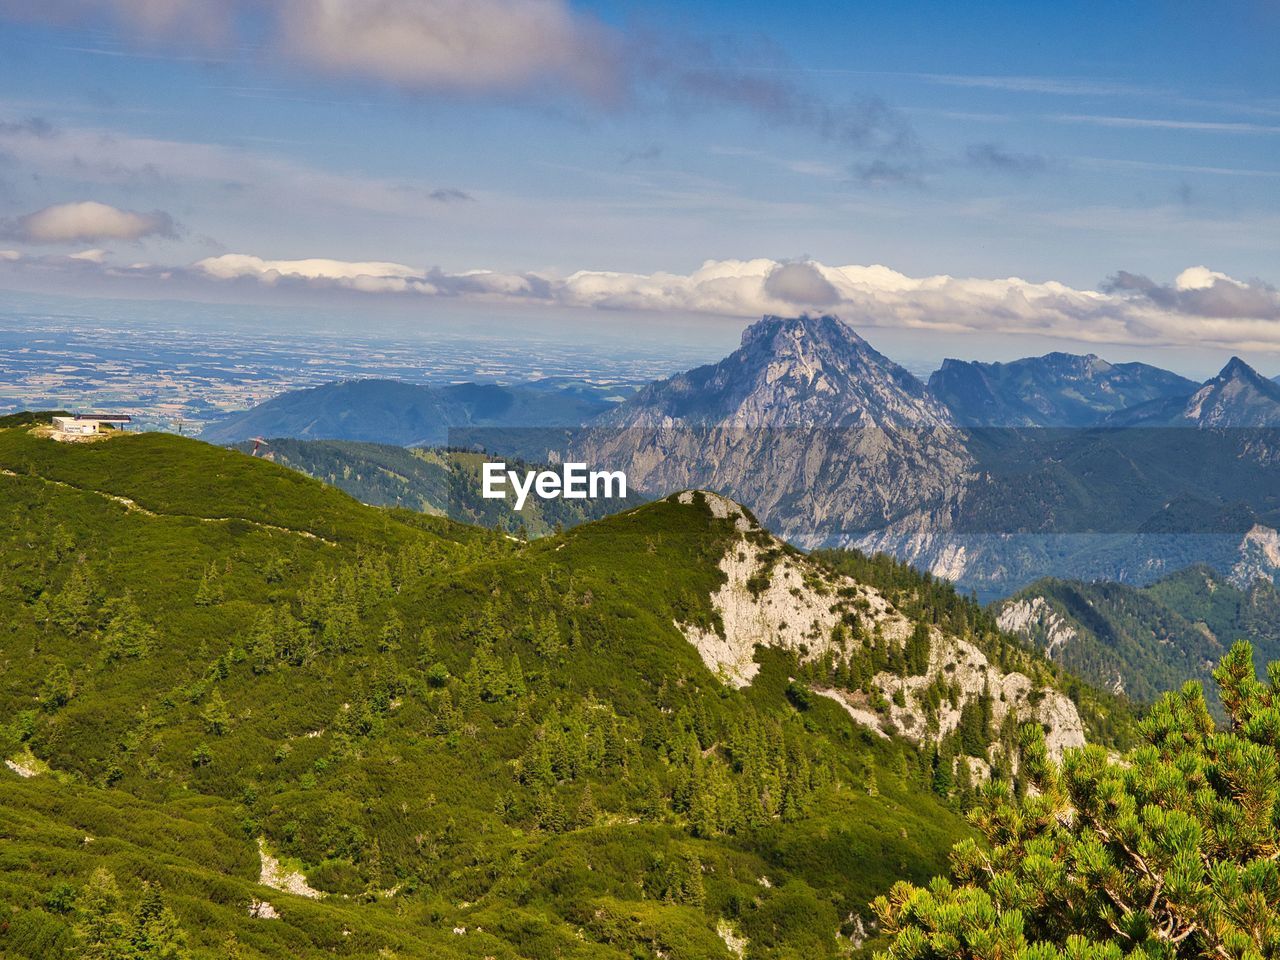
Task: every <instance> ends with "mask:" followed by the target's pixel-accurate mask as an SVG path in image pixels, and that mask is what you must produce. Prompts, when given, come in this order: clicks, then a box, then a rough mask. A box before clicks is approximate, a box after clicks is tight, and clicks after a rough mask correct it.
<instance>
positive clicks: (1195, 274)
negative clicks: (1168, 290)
mask: <svg viewBox="0 0 1280 960" xmlns="http://www.w3.org/2000/svg"><path fill="white" fill-rule="evenodd" d="M1219 280H1231V278H1230V277H1229V276H1227V275H1226V274H1225V273H1219V272H1218V271H1217V270H1210V269H1209V268H1208V267H1187V269H1185V270H1183V271H1182V272H1181V273H1180V274H1178V275H1177V276H1176V277H1174V279H1173V286H1174V288H1175V289H1177V290H1207V289H1208V288H1210V287H1212V286H1213V285H1214V284H1215V283H1217V282H1218V281H1219Z"/></svg>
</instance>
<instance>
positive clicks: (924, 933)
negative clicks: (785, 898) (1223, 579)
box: [875, 641, 1280, 960]
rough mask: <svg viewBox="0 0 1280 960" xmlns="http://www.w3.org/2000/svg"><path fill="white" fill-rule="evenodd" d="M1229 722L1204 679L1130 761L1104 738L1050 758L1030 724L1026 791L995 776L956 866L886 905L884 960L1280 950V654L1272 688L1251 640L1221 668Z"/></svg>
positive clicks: (1113, 958) (1152, 725) (1180, 959)
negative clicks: (1221, 723) (977, 834)
mask: <svg viewBox="0 0 1280 960" xmlns="http://www.w3.org/2000/svg"><path fill="white" fill-rule="evenodd" d="M1214 678H1215V680H1216V681H1217V683H1218V687H1219V690H1220V694H1221V700H1222V703H1223V706H1224V707H1225V708H1226V711H1227V713H1228V716H1229V718H1230V727H1229V729H1226V730H1219V729H1217V728H1216V725H1215V723H1214V720H1213V717H1212V715H1211V714H1210V713H1209V709H1208V706H1207V704H1206V702H1205V698H1204V693H1203V691H1202V690H1201V688H1200V685H1199V684H1198V683H1188V684H1187V685H1186V686H1184V687H1183V688H1182V690H1180V691H1178V692H1176V693H1170V694H1166V695H1165V696H1164V697H1163V698H1162V699H1161V700H1160V701H1159V702H1158V703H1157V704H1156V705H1155V706H1154V707H1152V709H1151V712H1150V714H1149V716H1148V717H1147V718H1146V719H1145V720H1144V721H1143V722H1142V724H1141V733H1142V737H1143V741H1144V742H1143V743H1142V744H1141V745H1140V746H1138V747H1137V748H1135V749H1133V750H1131V751H1130V752H1129V753H1128V754H1127V755H1126V756H1124V757H1122V758H1118V759H1117V758H1113V757H1111V756H1108V754H1107V752H1106V751H1105V750H1104V749H1103V748H1101V747H1097V746H1090V747H1085V748H1083V749H1081V750H1076V751H1071V752H1068V754H1067V755H1066V757H1065V758H1064V759H1063V761H1062V763H1061V764H1060V765H1059V764H1057V763H1054V762H1052V761H1051V760H1050V759H1049V755H1048V750H1047V747H1046V744H1045V738H1044V731H1043V730H1042V728H1041V727H1040V726H1039V725H1038V724H1025V725H1024V726H1023V727H1022V729H1021V731H1020V734H1021V743H1020V749H1021V764H1020V776H1022V777H1025V778H1026V779H1027V780H1028V782H1029V784H1030V786H1032V787H1034V789H1030V790H1027V791H1025V792H1023V793H1022V794H1018V793H1017V792H1015V791H1014V790H1013V788H1012V787H1011V785H1010V784H1009V783H1008V782H1007V781H1003V780H996V779H993V780H992V782H991V783H990V784H988V785H987V786H986V787H984V788H983V790H982V799H981V803H980V807H979V809H978V810H977V811H975V814H974V822H975V824H976V825H977V827H978V829H979V830H980V831H981V833H982V834H983V836H984V838H985V841H986V843H985V844H979V843H977V842H976V841H974V840H972V839H968V840H964V841H962V842H961V843H959V844H958V845H957V846H956V847H955V849H954V850H953V853H952V876H951V877H949V878H937V879H935V880H934V881H933V882H932V883H930V884H929V885H928V886H927V887H923V888H922V887H916V886H913V885H912V884H910V883H906V882H902V883H899V884H897V885H896V886H895V887H894V888H893V890H892V891H891V892H890V894H889V895H888V896H885V897H881V898H880V899H878V900H877V901H876V903H875V911H876V913H877V914H878V916H879V918H880V923H881V928H882V930H883V932H884V933H885V934H887V935H888V936H889V937H890V943H889V947H888V949H887V950H885V951H884V952H882V953H880V954H878V955H877V956H878V958H880V960H953V958H954V960H976V958H986V957H1000V958H1003V960H1121V958H1122V957H1136V958H1144V960H1193V958H1194V960H1201V958H1203V960H1210V958H1216V960H1263V958H1270V957H1275V956H1277V955H1280V819H1278V818H1277V814H1276V811H1277V810H1280V664H1272V665H1271V666H1270V668H1269V670H1268V672H1267V681H1266V682H1265V683H1264V682H1262V681H1260V680H1259V679H1258V678H1257V675H1256V673H1255V670H1254V665H1253V653H1252V649H1251V648H1250V646H1249V644H1248V643H1245V642H1244V641H1240V642H1237V643H1236V644H1235V646H1233V647H1232V649H1231V651H1230V652H1229V653H1228V655H1227V656H1226V657H1225V658H1224V659H1223V661H1222V663H1221V665H1220V666H1219V667H1218V669H1217V670H1216V671H1215V673H1214Z"/></svg>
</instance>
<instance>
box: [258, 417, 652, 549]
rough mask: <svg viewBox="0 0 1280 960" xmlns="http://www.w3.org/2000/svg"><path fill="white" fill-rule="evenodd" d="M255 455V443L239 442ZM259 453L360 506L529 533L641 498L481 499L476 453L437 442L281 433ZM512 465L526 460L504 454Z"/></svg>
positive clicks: (596, 515) (592, 516) (542, 531)
mask: <svg viewBox="0 0 1280 960" xmlns="http://www.w3.org/2000/svg"><path fill="white" fill-rule="evenodd" d="M235 448H236V449H237V450H240V451H241V452H243V453H251V452H252V451H253V448H254V442H253V441H245V442H242V443H238V444H235ZM258 455H259V456H260V457H262V458H263V459H266V460H270V461H272V462H274V463H279V464H283V465H284V466H286V467H290V468H292V469H294V470H297V471H299V472H301V473H305V474H307V475H308V476H311V477H315V478H316V479H317V480H323V481H324V482H325V483H327V484H329V485H330V486H334V487H337V488H338V489H339V490H343V491H346V492H347V493H349V494H351V496H353V497H355V498H356V499H357V500H359V501H360V502H361V503H368V504H372V505H373V506H381V507H403V508H405V509H408V510H418V511H422V512H424V513H432V514H439V515H446V514H447V515H448V516H450V517H453V518H454V519H457V520H462V521H464V522H466V523H471V524H476V525H478V526H483V527H489V528H491V529H501V530H504V531H505V532H507V533H511V534H516V533H519V534H523V535H525V536H528V537H540V536H545V535H546V534H548V533H551V532H552V531H554V530H556V529H557V528H562V527H572V526H576V525H577V524H579V523H584V522H586V521H587V520H593V519H598V518H600V517H602V516H606V515H607V514H608V513H616V512H617V511H618V510H621V509H624V508H625V507H627V506H630V505H635V504H636V503H639V502H640V500H639V499H638V498H636V497H634V496H633V497H632V498H631V500H630V501H621V502H620V501H614V500H608V501H606V500H599V501H595V500H562V499H556V500H539V499H538V498H536V497H531V498H529V500H528V501H527V502H526V503H525V505H524V507H523V508H522V509H521V510H520V511H519V512H516V511H513V510H512V509H511V507H510V506H509V505H508V504H507V503H506V502H505V501H501V500H486V499H484V498H482V497H481V496H480V463H481V462H482V459H483V458H482V457H481V456H480V455H478V454H470V453H461V452H458V451H449V450H444V449H439V448H435V447H395V446H389V445H387V444H381V443H360V442H357V441H353V440H294V439H290V438H288V437H278V438H275V439H272V440H271V441H269V443H268V444H267V445H265V446H261V447H260V448H259V452H258ZM505 459H506V460H507V461H508V465H509V467H510V468H511V469H513V470H524V469H527V468H528V466H529V465H527V464H525V463H524V462H523V461H521V460H519V459H517V458H513V457H507V458H505Z"/></svg>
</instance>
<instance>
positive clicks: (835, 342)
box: [607, 315, 950, 430]
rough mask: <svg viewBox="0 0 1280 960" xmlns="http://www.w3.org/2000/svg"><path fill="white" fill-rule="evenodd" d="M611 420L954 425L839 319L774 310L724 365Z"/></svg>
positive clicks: (915, 383) (655, 387) (683, 379)
mask: <svg viewBox="0 0 1280 960" xmlns="http://www.w3.org/2000/svg"><path fill="white" fill-rule="evenodd" d="M607 421H608V422H609V423H610V424H621V425H627V426H655V425H660V424H668V425H671V424H679V425H689V426H694V425H697V426H706V425H712V426H717V427H727V428H748V429H757V428H762V427H764V428H794V427H850V426H868V425H874V426H879V427H887V428H896V429H899V430H919V429H929V428H934V427H940V426H945V425H949V424H950V418H949V416H948V415H947V413H946V411H945V410H944V409H943V408H942V407H941V406H940V405H938V404H937V403H935V402H934V401H933V400H932V399H931V398H930V397H929V396H928V394H927V391H926V390H925V387H924V384H923V383H921V382H920V381H919V380H918V379H916V378H915V377H914V376H913V375H912V374H911V373H909V372H908V371H907V370H906V369H905V368H903V367H901V366H899V365H898V364H896V363H894V362H893V361H892V360H890V359H888V358H887V357H885V356H884V355H883V354H881V353H879V352H877V351H876V350H875V349H874V348H873V347H872V346H871V345H870V344H869V343H867V341H866V340H864V339H862V337H860V336H858V334H857V333H856V332H855V331H854V330H853V329H852V328H851V327H850V326H848V324H846V323H844V321H842V320H840V319H839V318H838V317H834V316H807V315H806V316H801V317H776V316H768V317H764V318H763V319H761V320H759V321H757V322H756V323H754V324H752V325H751V326H750V327H748V328H747V330H746V331H745V332H744V333H743V335H742V345H741V346H740V347H739V348H738V349H737V350H735V351H734V352H733V353H732V354H730V355H729V356H728V357H726V358H725V359H724V360H721V361H720V362H719V363H716V364H711V365H708V366H705V367H699V368H697V369H695V370H690V371H688V372H687V373H682V374H678V375H676V376H674V377H672V378H670V379H669V380H664V381H661V382H659V383H655V384H652V385H651V386H649V387H647V388H645V389H644V390H642V391H641V392H640V393H639V394H637V395H636V396H635V397H634V398H633V399H632V400H630V401H628V402H627V403H624V404H622V405H621V406H620V407H619V409H618V410H617V411H616V412H615V413H614V414H613V415H611V416H610V417H608V418H607Z"/></svg>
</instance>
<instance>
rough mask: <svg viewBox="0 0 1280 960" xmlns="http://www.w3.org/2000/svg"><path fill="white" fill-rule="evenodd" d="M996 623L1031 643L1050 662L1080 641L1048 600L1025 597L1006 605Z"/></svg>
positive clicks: (1001, 608)
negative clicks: (1066, 647)
mask: <svg viewBox="0 0 1280 960" xmlns="http://www.w3.org/2000/svg"><path fill="white" fill-rule="evenodd" d="M996 623H998V624H999V625H1000V629H1001V630H1007V631H1008V632H1009V633H1013V634H1017V635H1018V636H1020V637H1024V638H1026V639H1027V640H1029V641H1031V642H1032V643H1034V644H1035V646H1037V647H1038V648H1040V649H1041V650H1043V651H1044V655H1045V656H1046V657H1050V658H1052V657H1053V655H1054V654H1055V653H1057V652H1059V651H1060V650H1061V649H1062V648H1063V647H1065V646H1066V645H1067V644H1069V643H1071V642H1072V641H1073V640H1078V639H1079V634H1077V633H1076V629H1075V627H1073V626H1072V625H1071V624H1070V622H1068V620H1067V619H1066V618H1065V617H1063V616H1062V615H1061V614H1060V613H1058V611H1056V610H1054V609H1053V607H1052V606H1050V605H1049V601H1047V600H1045V598H1044V597H1024V598H1022V599H1018V600H1009V601H1007V602H1005V603H1004V604H1003V605H1002V606H1001V607H1000V611H999V613H998V614H997V615H996Z"/></svg>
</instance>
